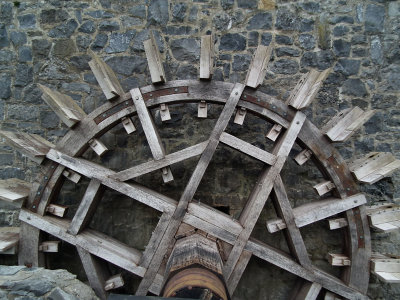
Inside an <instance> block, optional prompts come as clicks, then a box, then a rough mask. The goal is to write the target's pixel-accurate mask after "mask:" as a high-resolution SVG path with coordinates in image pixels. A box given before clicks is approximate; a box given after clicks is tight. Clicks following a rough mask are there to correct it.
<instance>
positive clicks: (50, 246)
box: [39, 241, 60, 252]
mask: <svg viewBox="0 0 400 300" xmlns="http://www.w3.org/2000/svg"><path fill="white" fill-rule="evenodd" d="M59 245H60V241H46V242H42V243H41V244H40V245H39V251H42V252H58V249H59Z"/></svg>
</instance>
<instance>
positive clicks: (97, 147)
mask: <svg viewBox="0 0 400 300" xmlns="http://www.w3.org/2000/svg"><path fill="white" fill-rule="evenodd" d="M89 146H90V148H92V149H93V151H94V152H96V153H97V155H98V156H101V155H103V154H104V153H105V152H106V151H107V150H108V149H107V147H106V146H105V145H104V144H103V143H102V142H100V141H99V140H97V139H91V140H90V141H89Z"/></svg>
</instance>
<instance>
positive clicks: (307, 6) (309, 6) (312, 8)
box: [299, 2, 320, 13]
mask: <svg viewBox="0 0 400 300" xmlns="http://www.w3.org/2000/svg"><path fill="white" fill-rule="evenodd" d="M299 6H300V7H301V8H302V9H304V10H305V11H308V12H311V13H315V12H319V11H320V6H319V3H318V2H304V3H300V4H299Z"/></svg>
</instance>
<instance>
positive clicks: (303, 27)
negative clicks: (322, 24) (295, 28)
mask: <svg viewBox="0 0 400 300" xmlns="http://www.w3.org/2000/svg"><path fill="white" fill-rule="evenodd" d="M314 23H315V22H314V20H310V19H301V20H300V24H299V31H300V32H309V31H313V30H314Z"/></svg>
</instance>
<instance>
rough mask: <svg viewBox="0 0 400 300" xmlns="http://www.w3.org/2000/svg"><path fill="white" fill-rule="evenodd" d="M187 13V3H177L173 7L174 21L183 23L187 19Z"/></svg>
mask: <svg viewBox="0 0 400 300" xmlns="http://www.w3.org/2000/svg"><path fill="white" fill-rule="evenodd" d="M186 11H187V4H186V3H182V2H181V3H176V4H174V5H173V6H172V21H174V22H182V21H183V20H184V19H185V16H186Z"/></svg>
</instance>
